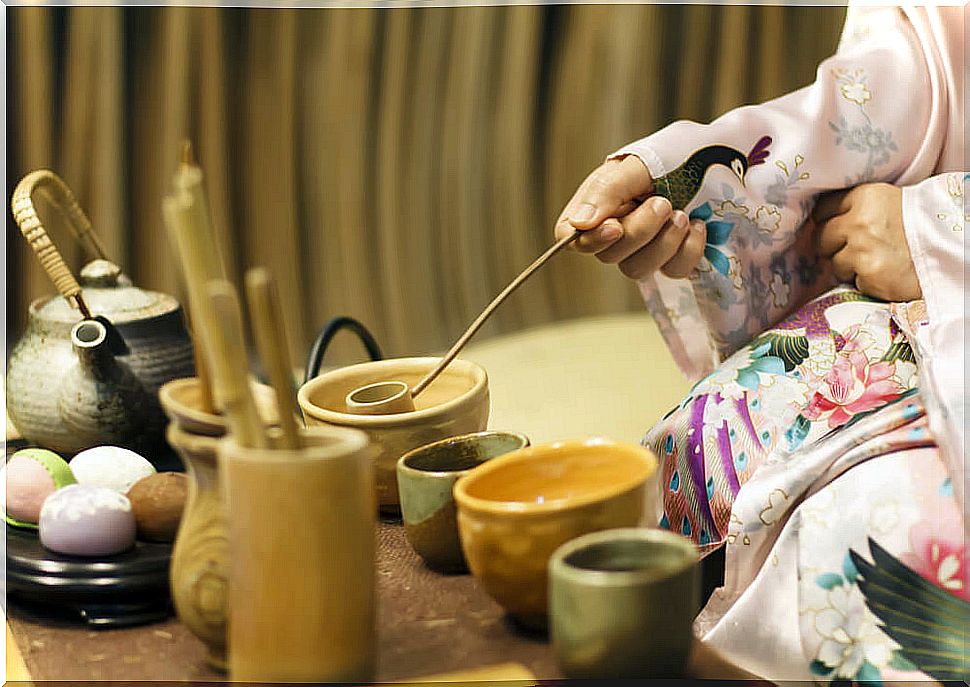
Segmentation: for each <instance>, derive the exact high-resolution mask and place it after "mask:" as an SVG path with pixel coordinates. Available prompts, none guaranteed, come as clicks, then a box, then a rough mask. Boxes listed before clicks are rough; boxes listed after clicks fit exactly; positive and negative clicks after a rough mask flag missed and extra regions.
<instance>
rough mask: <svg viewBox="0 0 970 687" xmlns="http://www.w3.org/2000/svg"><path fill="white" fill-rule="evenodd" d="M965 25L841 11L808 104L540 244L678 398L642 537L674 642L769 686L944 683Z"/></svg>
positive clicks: (615, 177)
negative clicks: (664, 562)
mask: <svg viewBox="0 0 970 687" xmlns="http://www.w3.org/2000/svg"><path fill="white" fill-rule="evenodd" d="M963 32H964V8H963V7H940V8H914V9H908V8H907V9H901V8H866V9H858V8H851V9H850V11H849V16H848V20H847V24H846V27H845V31H844V34H843V37H842V41H841V44H840V46H839V50H838V53H837V54H836V55H835V56H834V57H832V58H830V59H829V60H827V61H825V62H823V63H822V64H821V65H820V67H819V70H818V77H817V80H816V82H815V83H814V84H812V85H811V86H808V87H806V88H804V89H801V90H799V91H796V92H794V93H791V94H789V95H786V96H783V97H781V98H778V99H776V100H773V101H770V102H767V103H764V104H761V105H757V106H751V107H742V108H739V109H737V110H734V111H732V112H729V113H727V114H725V115H724V116H722V117H721V118H719V119H717V120H716V121H714V122H713V123H711V124H708V125H701V124H697V123H693V122H686V121H681V122H675V123H673V124H671V125H670V126H668V127H666V128H665V129H663V130H661V131H659V132H657V133H655V134H653V135H651V136H648V137H646V138H644V139H642V140H640V141H636V142H635V143H632V144H630V145H629V146H626V147H625V148H623V149H621V150H619V151H618V152H617V153H615V154H614V155H612V156H610V158H609V159H608V160H607V161H606V162H605V163H604V164H603V165H602V166H601V167H600V168H599V169H597V170H595V171H594V172H593V173H592V174H591V175H590V176H589V177H588V178H587V180H586V181H585V182H584V183H583V184H582V185H581V186H580V188H579V190H578V191H577V192H576V194H575V196H574V197H573V199H572V200H571V201H570V202H569V204H567V206H566V208H565V209H564V211H563V214H562V216H561V218H560V220H559V222H558V224H557V227H556V231H557V234H559V235H565V234H567V233H571V232H573V231H574V230H575V229H581V230H584V232H585V233H584V234H583V235H582V236H581V238H580V239H578V241H577V243H576V247H577V248H578V249H579V250H580V251H584V252H589V253H593V254H595V255H596V256H597V257H598V258H599V259H600V260H602V261H603V262H607V263H615V264H618V265H619V267H620V270H621V271H622V272H623V273H624V274H625V275H626V276H628V277H630V278H633V279H636V280H637V281H638V282H639V285H640V287H641V290H642V292H643V295H644V297H645V299H646V302H647V305H648V307H649V309H650V311H651V313H652V314H653V317H654V318H655V320H656V322H657V323H658V325H659V327H660V330H661V332H662V333H663V336H664V338H665V340H666V342H667V343H668V345H669V347H670V348H671V350H672V352H673V355H674V357H675V359H676V361H677V363H678V364H679V366H680V367H681V368H682V369H683V371H684V372H685V373H686V374H687V375H689V376H690V377H691V378H693V379H696V380H697V383H696V385H695V386H694V387H693V389H692V390H691V392H690V394H689V396H688V397H687V398H686V399H684V401H683V402H682V403H681V404H679V405H678V406H677V407H676V408H674V409H672V410H671V411H670V413H668V414H667V416H666V417H664V418H663V419H662V420H661V421H660V422H659V423H658V424H657V425H655V426H654V427H653V429H651V430H650V431H649V432H648V433H647V435H646V437H645V439H644V444H645V445H647V446H649V447H650V448H651V449H652V450H653V451H654V452H655V453H656V454H657V455H658V456H659V457H660V459H661V463H662V472H661V476H660V477H661V488H662V489H663V506H664V510H663V513H662V514H661V515H659V517H660V525H661V526H662V527H666V528H669V529H671V530H673V531H676V532H679V533H681V534H683V535H684V536H688V537H690V538H692V539H693V540H694V541H695V542H696V543H697V546H698V547H699V549H700V550H701V553H702V554H704V555H707V554H709V553H711V552H713V551H715V550H718V549H720V548H721V547H724V551H725V580H724V585H723V587H721V588H720V589H718V590H716V591H715V592H714V594H713V596H712V597H711V599H710V600H709V601H708V602H707V605H706V606H705V608H704V609H703V610H702V611H701V613H700V615H699V616H698V618H697V620H696V628H695V629H696V631H697V632H698V634H699V635H700V636H701V637H702V638H703V639H704V640H705V641H707V642H709V643H710V644H712V645H713V646H715V647H716V648H718V649H720V650H721V651H723V652H724V653H725V654H726V655H728V656H729V657H731V658H732V659H733V660H734V661H736V662H737V664H739V665H740V666H741V667H743V668H746V669H748V670H750V671H752V672H754V673H755V674H759V675H762V676H765V677H767V678H769V679H778V680H813V679H814V680H837V681H850V680H856V681H869V680H873V681H878V680H894V679H910V678H919V677H921V676H922V677H924V678H925V676H931V677H934V678H937V679H961V678H965V677H966V676H967V674H968V672H970V671H968V668H967V666H968V659H967V641H968V636H967V633H968V627H970V603H968V602H970V590H968V587H967V584H968V579H967V563H968V561H967V550H966V543H965V533H966V523H967V517H966V515H967V513H966V505H965V504H966V502H965V496H964V492H965V479H966V478H965V474H964V467H963V462H964V459H963V455H964V443H963V442H964V424H965V421H966V417H965V411H964V407H965V400H964V399H965V391H964V367H963V361H964V354H965V351H964V334H963V332H964V327H965V325H966V311H965V308H966V301H965V297H964V283H963V275H964V268H965V264H966V263H965V259H964V254H963V250H964V249H963V241H964V228H965V224H966V216H967V214H966V213H967V211H966V208H965V205H964V197H965V188H966V181H967V178H968V176H970V175H967V174H966V169H967V167H966V163H965V160H964V139H963V131H964V127H965V109H964V106H965V93H964V71H965V69H966V66H967V65H966V64H965V62H964V60H965V57H964V47H963V46H964V35H963Z"/></svg>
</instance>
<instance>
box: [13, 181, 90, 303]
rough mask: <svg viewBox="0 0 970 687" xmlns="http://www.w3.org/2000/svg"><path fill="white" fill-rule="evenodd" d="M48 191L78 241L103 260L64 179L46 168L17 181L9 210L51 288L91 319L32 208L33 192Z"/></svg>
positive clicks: (57, 252)
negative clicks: (34, 254)
mask: <svg viewBox="0 0 970 687" xmlns="http://www.w3.org/2000/svg"><path fill="white" fill-rule="evenodd" d="M48 189H49V190H51V191H53V194H51V195H49V196H48V197H49V198H50V200H51V202H52V203H53V205H54V207H56V208H57V209H58V210H60V212H61V213H62V214H63V216H64V217H65V218H66V219H67V220H68V224H69V225H70V227H71V229H72V230H73V231H74V235H75V236H76V237H77V239H78V241H80V242H81V243H82V244H86V245H87V247H88V249H89V250H91V251H92V252H93V253H95V254H96V255H97V256H98V257H99V258H101V259H104V247H103V246H102V245H101V242H100V241H99V240H98V237H97V234H95V233H94V232H93V231H92V230H91V221H90V220H89V219H88V218H87V215H85V214H84V211H83V210H81V206H80V205H78V203H77V200H76V199H75V198H74V194H73V193H71V189H70V188H68V186H67V184H65V183H64V181H63V179H61V178H60V177H59V176H57V175H56V174H54V172H52V171H50V170H49V169H39V170H36V171H34V172H31V173H30V174H28V175H27V176H25V177H24V178H23V179H21V180H20V183H19V184H17V188H15V189H14V192H13V196H12V197H11V199H10V209H11V210H12V211H13V216H14V219H15V220H16V221H17V226H19V227H20V233H21V234H23V236H24V238H25V239H27V243H29V244H30V247H31V248H33V249H34V253H36V254H37V258H38V259H39V260H40V264H41V266H42V267H43V268H44V270H45V271H46V272H47V275H48V276H49V277H50V278H51V281H53V282H54V286H56V287H57V290H58V291H59V292H60V294H61V295H62V296H64V298H66V299H67V301H68V302H69V303H71V305H72V306H74V307H76V308H78V309H79V310H80V311H81V313H82V314H83V315H84V316H85V317H87V318H90V317H91V313H90V311H89V310H88V306H87V304H86V303H85V302H84V297H83V295H82V294H81V286H80V285H79V284H78V283H77V280H76V279H75V278H74V275H73V274H72V273H71V270H70V268H69V267H68V266H67V263H65V262H64V258H63V257H61V252H60V251H59V250H57V246H55V245H54V242H53V241H51V239H50V237H49V236H48V235H47V230H46V229H45V228H44V225H43V223H42V222H41V221H40V217H39V216H38V215H37V210H36V208H34V199H33V195H34V192H35V191H38V190H45V191H46V190H48Z"/></svg>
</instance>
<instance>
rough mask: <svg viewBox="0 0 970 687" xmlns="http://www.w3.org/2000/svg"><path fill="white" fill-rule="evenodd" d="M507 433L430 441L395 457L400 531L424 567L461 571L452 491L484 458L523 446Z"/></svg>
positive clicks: (463, 568)
mask: <svg viewBox="0 0 970 687" xmlns="http://www.w3.org/2000/svg"><path fill="white" fill-rule="evenodd" d="M528 445H529V440H528V439H527V438H526V437H525V436H523V435H521V434H514V433H511V432H495V431H492V432H475V433H474V434H464V435H462V436H457V437H451V438H448V439H442V440H441V441H436V442H434V443H432V444H428V445H427V446H422V447H420V448H416V449H414V450H413V451H409V452H408V453H405V454H404V455H403V456H401V460H399V461H398V463H397V486H398V493H399V494H400V496H401V517H402V519H403V520H404V534H405V536H406V537H407V540H408V543H409V544H411V548H413V549H414V550H415V552H416V553H417V554H418V555H419V556H421V558H423V559H424V561H425V563H427V564H428V567H429V568H432V569H434V570H438V571H441V572H456V573H457V572H466V571H467V570H468V567H467V565H466V563H465V556H464V554H463V553H462V551H461V541H460V539H459V538H458V521H457V517H456V511H455V500H454V498H453V496H452V491H453V488H454V486H455V482H457V481H458V480H459V479H460V478H461V477H464V476H465V475H466V474H468V472H469V470H471V469H472V468H475V467H477V466H479V465H481V464H482V463H484V462H485V461H486V460H490V459H492V458H497V457H498V456H501V455H504V454H506V453H509V452H511V451H516V450H518V449H520V448H525V447H526V446H528Z"/></svg>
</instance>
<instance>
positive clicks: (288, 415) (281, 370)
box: [246, 267, 303, 449]
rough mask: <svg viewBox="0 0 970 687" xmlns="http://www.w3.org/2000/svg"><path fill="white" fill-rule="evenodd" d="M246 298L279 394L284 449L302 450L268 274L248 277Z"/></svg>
mask: <svg viewBox="0 0 970 687" xmlns="http://www.w3.org/2000/svg"><path fill="white" fill-rule="evenodd" d="M246 296H247V299H248V301H249V317H250V322H251V324H252V327H253V334H254V335H255V337H256V348H257V350H258V351H259V357H260V358H261V359H262V361H263V365H265V366H266V370H267V372H268V373H269V379H270V384H272V386H273V389H274V390H275V391H276V402H277V404H278V406H279V418H280V428H281V429H282V430H283V437H282V444H281V446H280V447H281V448H285V449H294V448H300V447H301V445H302V443H303V442H302V440H301V438H300V433H299V430H298V429H297V425H296V420H295V418H296V414H297V413H296V402H295V401H294V400H293V367H292V365H291V364H290V355H289V350H290V349H289V348H288V347H287V341H286V332H285V330H284V329H283V321H282V318H281V317H280V315H281V313H282V310H281V307H280V299H279V293H278V291H277V288H276V282H275V281H273V278H272V276H271V275H270V273H269V271H268V270H267V269H265V268H263V267H257V268H254V269H251V270H249V271H248V272H247V273H246Z"/></svg>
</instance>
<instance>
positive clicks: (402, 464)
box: [397, 429, 529, 477]
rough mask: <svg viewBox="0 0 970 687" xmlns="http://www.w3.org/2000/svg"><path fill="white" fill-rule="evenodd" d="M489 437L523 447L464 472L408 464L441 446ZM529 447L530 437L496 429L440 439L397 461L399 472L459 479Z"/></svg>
mask: <svg viewBox="0 0 970 687" xmlns="http://www.w3.org/2000/svg"><path fill="white" fill-rule="evenodd" d="M487 437H509V438H511V439H515V440H517V441H518V442H519V443H520V444H521V446H519V447H518V448H513V449H509V450H508V451H506V452H504V453H501V454H499V455H497V456H494V457H492V458H484V459H482V460H480V461H478V465H475V466H473V467H470V468H465V469H463V470H422V469H420V468H416V467H412V466H410V465H408V464H407V462H406V461H407V460H408V459H409V458H413V457H414V456H417V455H419V454H421V453H424V452H425V451H429V450H433V449H436V448H438V447H439V446H444V445H446V444H459V443H465V442H469V441H472V442H475V441H477V440H478V439H483V438H487ZM528 446H529V437H527V436H526V435H524V434H520V433H518V432H505V431H502V430H496V429H486V430H485V431H482V432H471V433H470V434H459V435H458V436H454V437H448V438H446V439H439V440H438V441H432V442H431V443H430V444H425V445H424V446H418V447H417V448H415V449H412V450H410V451H408V452H407V453H405V454H404V455H403V456H401V457H400V458H399V459H398V461H397V466H398V470H402V471H405V472H410V473H414V474H418V475H428V476H432V477H448V476H449V475H454V476H456V477H459V476H463V475H465V474H466V473H467V472H469V471H471V470H474V469H475V468H477V467H478V466H479V465H482V464H483V463H485V462H488V461H490V460H495V459H496V458H501V457H502V456H505V455H508V454H509V453H512V452H513V451H518V450H520V449H523V448H527V447H528Z"/></svg>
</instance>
